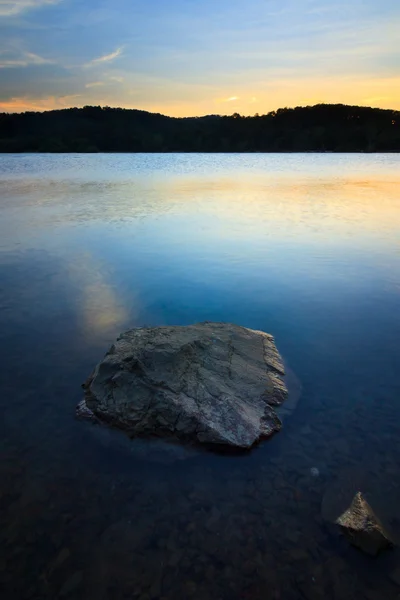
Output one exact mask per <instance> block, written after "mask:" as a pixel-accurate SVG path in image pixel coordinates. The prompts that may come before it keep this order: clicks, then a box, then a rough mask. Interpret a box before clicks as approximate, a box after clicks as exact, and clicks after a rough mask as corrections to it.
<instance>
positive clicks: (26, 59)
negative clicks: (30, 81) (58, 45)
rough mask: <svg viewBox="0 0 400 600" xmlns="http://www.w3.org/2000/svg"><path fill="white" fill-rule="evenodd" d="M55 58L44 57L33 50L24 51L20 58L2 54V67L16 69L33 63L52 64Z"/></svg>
mask: <svg viewBox="0 0 400 600" xmlns="http://www.w3.org/2000/svg"><path fill="white" fill-rule="evenodd" d="M51 64H54V61H53V60H49V59H48V58H43V57H42V56H39V55H38V54H34V53H33V52H23V53H22V54H21V56H19V57H18V58H7V55H6V56H5V57H4V53H3V55H2V54H0V69H13V68H14V69H15V68H17V67H28V66H31V65H51Z"/></svg>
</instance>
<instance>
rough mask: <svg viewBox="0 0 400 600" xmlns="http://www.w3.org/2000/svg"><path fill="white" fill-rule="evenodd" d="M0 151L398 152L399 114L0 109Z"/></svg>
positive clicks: (315, 109)
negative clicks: (247, 114) (190, 114)
mask: <svg viewBox="0 0 400 600" xmlns="http://www.w3.org/2000/svg"><path fill="white" fill-rule="evenodd" d="M0 152H400V112H399V111H393V110H382V109H378V108H368V107H361V106H346V105H343V104H319V105H316V106H307V107H297V108H280V109H279V110H277V111H273V112H270V113H268V114H266V115H255V116H253V117H243V116H241V115H239V114H234V115H232V116H224V117H222V116H217V115H210V116H207V117H194V118H173V117H166V116H164V115H160V114H153V113H149V112H146V111H140V110H128V109H122V108H109V107H105V108H102V107H100V106H85V107H84V108H70V109H64V110H53V111H48V112H42V113H39V112H26V113H21V114H7V113H0Z"/></svg>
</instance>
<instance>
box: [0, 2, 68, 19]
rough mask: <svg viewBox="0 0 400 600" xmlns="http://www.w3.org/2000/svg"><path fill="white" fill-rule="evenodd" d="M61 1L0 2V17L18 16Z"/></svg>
mask: <svg viewBox="0 0 400 600" xmlns="http://www.w3.org/2000/svg"><path fill="white" fill-rule="evenodd" d="M60 1H61V0H0V17H11V16H14V15H19V14H20V13H22V12H25V11H27V10H31V9H35V8H40V7H41V6H46V5H50V4H58V3H59V2H60Z"/></svg>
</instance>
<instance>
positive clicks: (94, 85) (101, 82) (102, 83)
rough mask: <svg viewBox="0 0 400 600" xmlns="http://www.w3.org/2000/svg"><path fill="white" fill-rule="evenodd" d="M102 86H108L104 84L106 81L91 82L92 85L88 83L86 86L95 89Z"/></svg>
mask: <svg viewBox="0 0 400 600" xmlns="http://www.w3.org/2000/svg"><path fill="white" fill-rule="evenodd" d="M102 85H106V84H105V83H104V81H91V82H90V83H87V84H86V85H85V88H94V87H100V86H102Z"/></svg>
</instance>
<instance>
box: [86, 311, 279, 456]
mask: <svg viewBox="0 0 400 600" xmlns="http://www.w3.org/2000/svg"><path fill="white" fill-rule="evenodd" d="M283 375H284V367H283V363H282V360H281V357H280V355H279V353H278V350H277V348H276V346H275V343H274V339H273V337H272V336H271V335H268V334H266V333H264V332H261V331H253V330H251V329H246V328H244V327H239V326H237V325H232V324H227V323H209V322H206V323H199V324H196V325H190V326H186V327H180V326H175V327H156V328H136V329H132V330H130V331H127V332H125V333H123V334H122V335H121V336H120V337H119V338H118V339H117V341H116V343H115V344H114V345H113V346H112V347H111V348H110V350H109V351H108V353H107V354H106V356H105V357H104V359H103V360H102V361H101V362H100V363H99V364H98V365H97V366H96V368H95V370H94V371H93V373H92V374H91V375H90V377H89V378H88V380H87V381H86V383H85V384H84V385H83V387H84V390H85V398H84V401H83V402H81V403H80V404H79V406H78V409H77V413H78V415H79V416H81V417H84V418H89V417H90V418H91V419H92V420H93V419H97V420H99V421H100V422H106V423H108V424H109V425H112V426H115V427H118V428H121V429H124V430H126V431H127V432H128V433H129V435H131V436H132V437H151V436H160V437H164V438H175V439H180V440H184V441H189V442H196V443H202V444H207V445H208V444H210V445H222V446H231V447H236V448H243V449H247V448H251V447H252V446H253V445H254V444H256V443H257V442H258V441H260V440H261V439H263V438H267V437H269V436H271V435H272V434H273V433H274V432H276V431H279V429H280V428H281V421H280V419H279V417H278V415H277V414H276V412H275V410H274V407H278V406H279V405H280V404H281V403H282V402H283V401H284V400H285V399H286V397H287V389H286V386H285V384H284V382H283V379H282V377H283Z"/></svg>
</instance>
